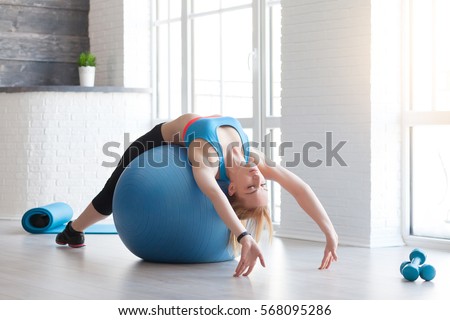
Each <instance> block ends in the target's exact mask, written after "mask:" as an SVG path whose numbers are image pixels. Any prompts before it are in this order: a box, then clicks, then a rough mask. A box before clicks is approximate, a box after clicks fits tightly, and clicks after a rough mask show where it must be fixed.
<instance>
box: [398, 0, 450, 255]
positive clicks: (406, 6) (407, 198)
mask: <svg viewBox="0 0 450 320" xmlns="http://www.w3.org/2000/svg"><path fill="white" fill-rule="evenodd" d="M403 20H404V32H403V41H402V42H403V79H405V80H404V81H403V92H402V98H403V112H402V141H403V147H402V149H403V150H402V155H403V156H402V158H403V159H402V162H403V171H402V197H403V201H402V202H403V205H402V207H403V210H402V211H403V221H402V236H403V239H404V240H405V242H406V244H407V245H410V246H425V247H432V248H437V249H445V250H449V249H450V240H446V239H438V238H431V237H424V236H417V235H413V234H412V221H411V215H412V214H413V213H412V205H411V203H412V184H411V183H412V179H411V175H412V166H411V161H412V152H411V143H412V135H411V131H412V128H414V127H415V126H419V125H450V111H437V110H435V106H432V111H414V110H412V80H413V79H412V74H411V69H412V64H411V55H412V46H411V39H412V34H411V10H410V0H404V1H403Z"/></svg>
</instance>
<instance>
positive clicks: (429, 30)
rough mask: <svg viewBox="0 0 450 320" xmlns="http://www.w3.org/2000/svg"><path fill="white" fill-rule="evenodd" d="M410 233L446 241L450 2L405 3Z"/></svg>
mask: <svg viewBox="0 0 450 320" xmlns="http://www.w3.org/2000/svg"><path fill="white" fill-rule="evenodd" d="M408 10H409V47H410V50H409V65H410V70H409V73H410V81H409V99H408V100H409V103H408V106H409V110H407V111H406V112H405V121H406V126H407V128H406V129H407V133H408V138H409V139H408V140H409V159H410V181H409V185H410V192H409V194H410V201H409V202H410V219H409V234H410V235H411V236H419V237H427V238H435V239H447V240H448V239H450V185H449V183H450V180H449V179H450V144H449V138H450V41H448V35H447V34H448V30H449V29H450V19H448V15H449V12H450V2H449V1H447V0H427V1H424V0H410V1H409V7H408Z"/></svg>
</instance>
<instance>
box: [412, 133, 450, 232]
mask: <svg viewBox="0 0 450 320" xmlns="http://www.w3.org/2000/svg"><path fill="white" fill-rule="evenodd" d="M448 137H450V126H448V125H445V126H438V125H436V126H417V127H414V128H413V132H412V154H411V157H412V158H411V160H412V179H411V180H412V194H411V199H412V213H413V216H412V219H411V220H412V223H411V227H412V234H413V235H417V236H426V237H435V238H446V239H450V186H449V183H450V180H449V177H450V145H449V144H448Z"/></svg>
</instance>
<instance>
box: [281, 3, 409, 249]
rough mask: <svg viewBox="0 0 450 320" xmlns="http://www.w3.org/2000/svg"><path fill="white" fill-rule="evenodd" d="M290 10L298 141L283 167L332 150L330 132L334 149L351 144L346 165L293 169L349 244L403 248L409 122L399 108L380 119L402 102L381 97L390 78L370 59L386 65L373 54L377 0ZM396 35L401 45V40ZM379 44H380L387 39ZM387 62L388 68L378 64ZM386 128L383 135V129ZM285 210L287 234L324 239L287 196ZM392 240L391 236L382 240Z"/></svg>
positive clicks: (290, 99) (286, 109)
mask: <svg viewBox="0 0 450 320" xmlns="http://www.w3.org/2000/svg"><path fill="white" fill-rule="evenodd" d="M381 2H384V3H385V4H388V3H392V1H381ZM394 2H396V3H397V1H394ZM281 4H282V8H283V9H282V61H283V64H282V88H283V89H282V106H283V108H282V120H281V129H282V134H283V136H282V140H283V141H291V142H293V143H294V149H291V150H289V151H288V153H287V154H286V156H285V158H284V160H285V162H286V161H290V160H292V159H293V157H294V153H295V152H301V151H302V146H303V145H304V144H305V143H307V142H309V141H317V142H319V143H320V144H322V145H323V146H324V147H325V134H326V132H332V134H333V136H332V137H333V146H335V145H336V144H337V143H339V141H341V140H342V141H347V143H346V144H345V145H344V147H342V149H341V150H340V152H339V154H340V156H341V157H342V158H343V159H344V161H345V162H346V163H347V164H348V166H347V167H342V166H340V165H339V164H338V163H337V162H336V161H334V162H333V165H332V166H325V164H322V165H321V166H319V167H316V168H311V167H307V166H306V165H304V164H302V163H301V164H300V165H298V166H296V167H294V168H290V169H291V170H292V171H293V172H295V173H296V174H298V175H299V176H300V177H302V178H303V179H304V180H305V181H306V182H307V183H309V184H310V185H311V187H312V188H313V189H314V190H315V192H316V194H317V195H318V197H319V199H320V200H321V201H322V203H323V205H324V206H325V208H326V209H327V211H328V213H329V215H330V217H331V219H332V221H333V223H334V225H335V227H336V229H337V231H338V233H339V235H340V242H341V243H343V244H345V243H346V244H353V245H362V246H376V245H378V244H381V242H383V245H386V244H398V243H400V242H401V241H400V240H399V238H400V230H399V229H398V226H399V221H400V218H399V211H398V210H399V203H400V190H399V174H400V171H399V165H400V153H399V152H400V151H399V150H400V141H399V134H400V131H399V125H400V123H399V119H398V110H397V111H393V113H391V115H389V116H386V117H384V116H381V115H383V114H384V111H385V110H386V109H387V108H390V106H391V105H390V103H391V100H392V99H393V100H394V103H396V104H395V107H398V108H399V101H398V96H395V95H391V96H386V95H384V92H383V91H379V89H383V87H380V85H382V84H383V81H384V78H385V77H387V76H391V74H388V73H383V72H380V73H379V74H378V75H376V76H375V75H373V74H372V73H371V71H372V70H373V69H374V67H375V65H374V64H373V63H371V62H372V61H375V62H376V61H378V60H377V57H375V59H374V57H373V56H372V55H373V54H374V53H373V52H372V51H371V49H372V45H373V44H372V42H373V37H372V32H374V29H372V26H371V23H372V25H373V23H374V21H372V19H373V16H372V15H373V14H372V13H373V11H372V6H371V1H370V0H359V1H354V0H338V1H321V0H310V1H296V0H282V3H281ZM384 9H385V8H384ZM380 17H381V16H380ZM377 18H378V14H377ZM378 22H380V20H378ZM383 22H384V21H383ZM377 30H378V29H377ZM377 32H379V31H377ZM390 36H391V40H392V41H394V39H395V37H396V36H398V35H397V34H391V35H390ZM377 37H378V38H376V39H377V41H379V40H380V39H381V38H379V37H380V35H377ZM397 40H398V41H399V40H400V39H397ZM376 45H377V46H380V45H382V43H381V42H376ZM399 45H400V42H397V46H399ZM398 50H399V49H398V48H397V49H395V51H394V53H393V55H394V56H395V55H397V54H398ZM384 52H386V50H385V51H384ZM375 54H379V53H378V52H376V53H375ZM387 54H389V53H387ZM381 61H384V60H382V59H381ZM392 62H396V63H398V61H396V60H393V61H392ZM382 64H383V62H380V61H379V62H377V65H376V66H381V65H382ZM394 75H396V76H397V78H393V79H391V82H394V83H395V84H396V85H397V84H398V83H397V82H395V81H399V79H398V76H399V75H398V74H394ZM373 81H377V82H376V83H373ZM384 88H386V87H384ZM374 90H376V91H374ZM386 99H388V101H386ZM378 102H379V104H378ZM382 102H386V103H385V104H383V103H382ZM374 116H375V117H374ZM388 125H396V127H395V128H390V127H388ZM377 128H382V129H380V130H381V132H380V130H378V129H377ZM391 138H394V139H393V140H391ZM386 141H389V142H390V144H389V148H385V144H384V143H385V142H386ZM375 145H376V146H377V147H376V148H375V147H374V146H375ZM383 148H385V149H384V152H383V156H379V155H378V154H377V153H378V152H379V151H380V149H383ZM392 150H395V152H393V155H392V157H390V158H386V157H384V155H386V154H387V153H391V151H392ZM309 156H310V160H316V159H322V160H324V159H325V152H324V150H320V151H318V152H314V153H311V154H310V155H309ZM386 161H391V162H392V163H391V164H389V162H386ZM387 185H390V187H389V188H388V191H389V192H391V194H390V195H389V197H388V198H389V202H384V200H385V199H386V198H385V197H384V193H385V192H386V190H385V189H384V187H386V186H387ZM281 210H282V219H281V227H280V230H279V232H278V234H279V235H281V236H287V237H294V238H302V239H308V240H323V235H322V234H321V232H320V231H319V229H318V228H317V227H316V225H315V224H314V223H313V222H312V221H311V219H310V218H309V217H308V216H306V214H304V213H302V210H301V209H300V208H299V206H298V205H297V203H296V202H295V201H294V199H293V198H292V197H291V196H290V195H289V194H286V193H283V195H282V207H281ZM388 234H389V235H390V236H391V237H390V238H385V240H386V241H383V237H386V236H387V235H388ZM379 240H380V241H379Z"/></svg>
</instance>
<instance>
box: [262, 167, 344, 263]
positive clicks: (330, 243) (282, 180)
mask: <svg viewBox="0 0 450 320" xmlns="http://www.w3.org/2000/svg"><path fill="white" fill-rule="evenodd" d="M259 167H260V170H261V173H262V174H263V175H264V177H265V178H266V179H269V180H274V181H276V182H278V183H279V184H280V185H281V186H282V187H283V188H284V189H286V191H287V192H289V193H290V194H291V195H292V196H293V197H294V198H295V200H296V201H297V203H298V204H299V205H300V207H302V209H303V210H304V211H305V212H306V213H307V214H308V215H309V216H310V217H311V218H312V219H313V220H314V222H316V224H317V225H318V226H319V228H320V230H322V232H323V233H324V235H325V238H326V246H325V251H324V256H323V259H322V263H321V264H320V267H319V269H328V268H329V267H330V265H331V263H332V262H334V261H336V260H337V245H338V236H337V233H336V231H335V230H334V226H333V224H332V223H331V220H330V218H329V217H328V214H327V212H326V211H325V209H324V207H323V206H322V204H321V203H320V201H319V199H318V198H317V196H316V195H315V193H314V191H313V190H312V189H311V187H310V186H309V185H308V184H306V183H305V182H304V181H303V180H302V179H300V178H299V177H298V176H297V175H295V174H293V173H292V172H290V171H289V170H287V169H285V168H283V167H282V166H275V165H271V166H269V165H264V164H262V165H260V166H259Z"/></svg>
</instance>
